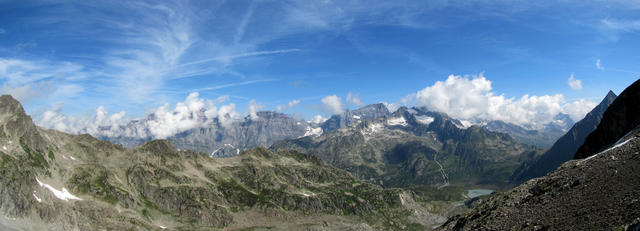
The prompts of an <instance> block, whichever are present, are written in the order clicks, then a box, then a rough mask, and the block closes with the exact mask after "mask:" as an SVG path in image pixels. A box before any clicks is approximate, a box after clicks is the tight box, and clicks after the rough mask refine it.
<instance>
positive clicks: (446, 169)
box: [271, 107, 536, 187]
mask: <svg viewBox="0 0 640 231" xmlns="http://www.w3.org/2000/svg"><path fill="white" fill-rule="evenodd" d="M271 148H272V149H273V150H278V149H294V150H298V151H300V152H304V153H310V154H313V155H315V156H318V157H319V158H320V159H322V160H324V161H326V162H328V163H330V164H332V165H334V166H336V167H338V168H341V169H344V170H347V171H349V172H350V173H351V174H353V175H354V176H356V177H358V178H360V179H363V180H367V181H369V182H372V183H376V184H380V185H383V186H386V187H398V186H407V185H411V184H420V185H429V186H447V185H449V184H450V183H451V184H454V183H456V184H467V183H469V184H491V185H498V186H504V185H506V184H507V183H508V182H507V178H508V177H509V176H510V174H511V172H512V171H513V170H514V169H515V168H516V167H517V166H518V165H519V164H520V163H521V162H522V161H523V160H524V159H526V158H528V157H530V156H533V155H534V154H535V152H536V149H535V148H533V147H532V146H529V145H523V144H520V143H518V142H516V141H515V140H513V139H512V138H511V137H510V136H508V135H507V134H503V133H495V132H490V131H487V130H485V129H483V128H481V127H478V126H471V127H465V126H464V125H463V124H462V123H461V122H460V121H458V120H455V119H452V118H450V117H448V116H447V115H445V114H443V113H435V112H429V111H424V110H423V109H419V108H411V109H409V108H405V107H402V108H400V109H398V110H397V111H396V112H394V113H393V114H391V115H389V116H385V117H376V118H373V119H362V118H361V119H359V120H355V121H353V122H351V125H350V126H349V127H345V128H340V129H338V130H335V131H333V132H328V133H324V134H323V135H322V136H320V137H317V138H313V137H303V138H298V139H293V140H285V141H281V142H277V143H275V144H274V145H273V146H272V147H271Z"/></svg>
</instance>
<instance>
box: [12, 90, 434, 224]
mask: <svg viewBox="0 0 640 231" xmlns="http://www.w3.org/2000/svg"><path fill="white" fill-rule="evenodd" d="M0 131H1V132H0V143H1V145H2V149H1V150H0V172H1V173H2V176H3V177H2V178H0V195H1V196H0V211H1V212H2V215H3V217H2V218H0V229H2V230H112V229H114V230H163V229H170V230H217V229H228V230H244V229H253V230H261V229H272V228H274V227H277V228H279V229H283V230H290V229H296V230H300V229H323V230H348V229H353V230H382V229H387V230H389V229H391V230H399V229H406V230H421V229H425V228H427V227H432V226H433V225H435V224H438V223H441V222H443V221H444V218H443V217H441V216H439V215H436V214H433V213H431V212H429V211H428V209H427V208H426V207H425V206H424V204H423V203H420V202H419V201H424V200H421V199H420V195H419V194H416V193H414V192H412V191H409V190H404V189H385V188H382V187H380V186H376V185H373V184H369V183H366V182H362V181H359V180H357V179H356V178H354V177H353V176H351V175H350V174H349V173H348V172H346V171H343V170H339V169H336V168H334V167H332V166H330V165H328V164H326V163H324V162H323V161H321V160H320V159H318V158H317V157H315V156H311V155H306V154H301V153H298V152H295V151H286V150H278V151H270V150H267V149H264V148H256V149H250V150H246V151H244V152H242V153H240V154H239V155H237V156H235V157H231V158H211V157H210V156H208V155H206V154H203V153H197V152H193V151H188V150H177V149H176V148H174V147H173V145H172V144H171V143H170V142H168V141H166V140H153V141H150V142H147V143H144V144H142V145H140V146H137V147H135V148H131V149H126V148H124V147H123V146H121V145H116V144H112V143H110V142H106V141H101V140H98V139H96V138H93V137H91V136H89V135H71V134H66V133H62V132H58V131H55V130H47V129H43V128H40V127H37V126H35V125H34V124H33V122H32V121H31V118H30V117H29V116H28V115H26V114H25V112H24V110H23V109H22V107H21V105H20V104H19V103H18V102H17V101H16V100H14V99H13V98H12V97H11V96H8V95H4V96H1V97H0Z"/></svg>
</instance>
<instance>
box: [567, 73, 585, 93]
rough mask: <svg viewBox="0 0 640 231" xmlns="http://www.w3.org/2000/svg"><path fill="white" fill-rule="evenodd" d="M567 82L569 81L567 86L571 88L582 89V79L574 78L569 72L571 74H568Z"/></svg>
mask: <svg viewBox="0 0 640 231" xmlns="http://www.w3.org/2000/svg"><path fill="white" fill-rule="evenodd" d="M567 82H568V83H569V87H571V89H573V90H580V89H582V80H579V79H575V77H574V76H573V74H571V76H569V80H568V81H567Z"/></svg>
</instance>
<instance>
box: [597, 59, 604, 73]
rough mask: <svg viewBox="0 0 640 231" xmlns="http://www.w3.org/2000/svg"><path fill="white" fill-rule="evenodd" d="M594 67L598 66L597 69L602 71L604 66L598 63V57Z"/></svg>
mask: <svg viewBox="0 0 640 231" xmlns="http://www.w3.org/2000/svg"><path fill="white" fill-rule="evenodd" d="M596 68H598V70H601V71H604V67H603V66H602V64H600V59H598V60H596Z"/></svg>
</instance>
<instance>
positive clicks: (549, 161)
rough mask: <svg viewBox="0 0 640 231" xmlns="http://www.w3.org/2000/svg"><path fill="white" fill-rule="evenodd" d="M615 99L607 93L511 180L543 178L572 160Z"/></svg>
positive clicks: (515, 181)
mask: <svg viewBox="0 0 640 231" xmlns="http://www.w3.org/2000/svg"><path fill="white" fill-rule="evenodd" d="M615 99H616V94H614V93H613V92H612V91H609V93H608V94H607V95H606V96H605V97H604V99H602V101H601V102H600V104H598V106H596V107H595V108H594V109H593V110H591V112H589V113H588V114H587V115H586V116H585V117H584V119H582V120H580V121H579V122H578V123H576V124H575V125H574V126H573V128H571V130H569V132H567V134H565V135H564V136H562V137H561V138H560V139H559V140H558V141H556V143H555V144H553V147H551V149H549V150H548V151H546V152H545V153H544V154H542V155H540V156H539V157H538V158H536V159H534V160H531V161H527V162H525V163H523V164H522V165H521V166H520V167H519V168H518V169H516V171H515V172H514V173H513V176H512V177H511V180H512V181H513V182H514V183H516V184H520V183H522V182H524V181H527V180H529V179H532V178H535V177H541V176H544V175H545V174H547V173H548V172H551V171H553V170H554V169H556V168H557V167H558V166H560V165H561V164H562V163H564V162H566V161H569V160H571V159H573V156H574V153H575V152H576V151H577V150H578V148H580V146H582V144H583V143H584V140H585V139H586V137H587V135H589V134H590V133H591V132H593V131H594V130H595V129H596V127H597V126H598V124H599V123H600V120H601V119H602V116H603V114H604V112H605V111H606V110H607V108H608V107H609V105H610V104H611V103H612V102H613V101H614V100H615Z"/></svg>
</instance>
